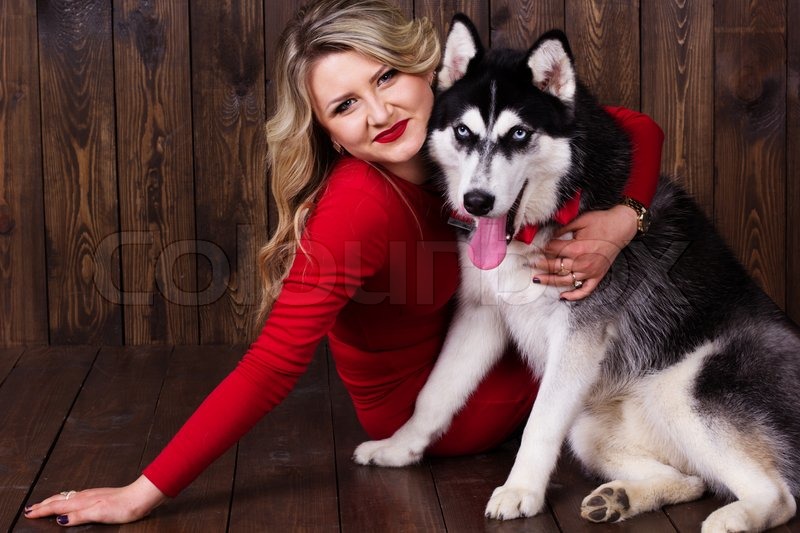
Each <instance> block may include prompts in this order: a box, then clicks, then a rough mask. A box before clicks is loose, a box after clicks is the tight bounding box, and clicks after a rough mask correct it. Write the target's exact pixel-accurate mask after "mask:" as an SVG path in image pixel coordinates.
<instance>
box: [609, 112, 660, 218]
mask: <svg viewBox="0 0 800 533" xmlns="http://www.w3.org/2000/svg"><path fill="white" fill-rule="evenodd" d="M605 110H606V112H608V114H610V115H611V116H612V117H614V120H615V121H616V122H617V124H618V125H619V126H620V127H621V128H623V129H624V130H625V131H626V132H627V133H628V136H629V137H630V139H631V145H632V160H631V175H630V177H629V178H628V182H627V184H626V186H625V191H624V194H625V195H626V196H630V197H631V198H633V199H634V200H638V201H639V202H640V203H641V204H642V205H644V206H645V207H650V202H652V201H653V195H655V192H656V186H657V185H658V177H659V174H660V169H661V147H662V145H663V143H664V132H663V131H662V130H661V128H660V127H659V126H658V124H656V123H655V121H653V119H651V118H650V117H649V116H647V115H645V114H643V113H638V112H636V111H633V110H631V109H627V108H625V107H605Z"/></svg>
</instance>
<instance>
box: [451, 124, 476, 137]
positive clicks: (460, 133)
mask: <svg viewBox="0 0 800 533" xmlns="http://www.w3.org/2000/svg"><path fill="white" fill-rule="evenodd" d="M453 131H455V134H456V139H458V140H459V141H466V140H468V139H469V138H470V137H472V131H471V130H470V129H469V128H468V127H466V126H465V125H463V124H459V125H458V126H456V127H455V128H453Z"/></svg>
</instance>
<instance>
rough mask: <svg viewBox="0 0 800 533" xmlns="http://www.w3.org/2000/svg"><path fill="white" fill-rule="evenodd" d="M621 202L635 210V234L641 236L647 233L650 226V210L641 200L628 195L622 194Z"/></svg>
mask: <svg viewBox="0 0 800 533" xmlns="http://www.w3.org/2000/svg"><path fill="white" fill-rule="evenodd" d="M621 203H622V205H627V206H628V207H630V208H631V209H633V210H634V211H636V236H637V237H641V236H642V235H644V234H645V233H647V230H648V229H649V228H650V211H648V210H647V208H646V207H645V206H644V205H642V203H641V202H639V201H638V200H634V199H633V198H631V197H630V196H623V197H622V202H621Z"/></svg>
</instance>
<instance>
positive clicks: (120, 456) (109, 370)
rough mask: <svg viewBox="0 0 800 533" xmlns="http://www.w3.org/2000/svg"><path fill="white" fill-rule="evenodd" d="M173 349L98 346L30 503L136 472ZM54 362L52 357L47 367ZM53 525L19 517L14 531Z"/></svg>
mask: <svg viewBox="0 0 800 533" xmlns="http://www.w3.org/2000/svg"><path fill="white" fill-rule="evenodd" d="M171 350H172V348H171V347H166V346H144V347H138V348H137V349H135V350H132V349H129V348H125V347H103V348H102V349H101V350H100V353H99V354H98V355H97V360H96V361H95V363H94V365H93V366H92V370H91V372H90V373H89V376H88V378H87V379H86V383H85V384H84V386H83V389H82V390H81V393H80V395H79V396H78V399H77V400H76V401H75V405H74V407H73V408H72V410H71V412H70V414H69V417H68V418H67V421H66V423H65V424H64V428H63V430H62V431H61V434H60V435H59V438H58V441H57V443H56V446H55V448H54V449H53V451H52V453H51V454H50V456H49V457H48V459H47V463H46V464H45V467H44V470H43V472H42V475H41V476H40V477H39V479H38V480H37V482H36V485H35V486H34V488H33V491H32V494H31V496H30V498H29V500H28V501H30V502H37V501H41V500H42V499H44V498H46V497H48V496H50V495H52V494H55V493H57V492H59V491H62V490H70V489H75V490H80V489H82V488H86V487H103V486H119V485H124V484H127V483H130V482H131V481H133V480H134V479H135V478H136V477H137V476H138V474H139V472H138V466H139V461H140V460H141V457H142V451H143V450H144V446H145V442H146V438H147V435H148V433H149V429H150V425H151V423H152V416H153V412H154V411H155V406H156V401H157V399H158V395H159V391H160V390H161V385H162V383H163V380H164V375H165V373H166V368H167V363H168V361H169V357H168V355H169V353H170V352H171ZM55 364H57V363H55V362H53V360H52V359H51V360H50V369H51V370H52V368H53V366H54V365H55ZM61 366H62V365H61V364H60V363H58V367H59V368H61ZM51 526H52V519H40V520H26V519H22V520H20V521H19V522H18V523H17V524H16V526H15V528H14V531H18V532H27V531H40V530H43V529H49V528H50V527H51ZM106 529H110V528H106Z"/></svg>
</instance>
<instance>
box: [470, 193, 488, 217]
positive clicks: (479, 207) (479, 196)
mask: <svg viewBox="0 0 800 533" xmlns="http://www.w3.org/2000/svg"><path fill="white" fill-rule="evenodd" d="M492 207H494V196H492V195H491V194H489V193H487V192H484V191H470V192H468V193H467V194H465V195H464V209H466V210H467V213H469V214H470V215H475V216H476V217H482V216H483V215H485V214H486V213H488V212H489V211H491V210H492Z"/></svg>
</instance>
